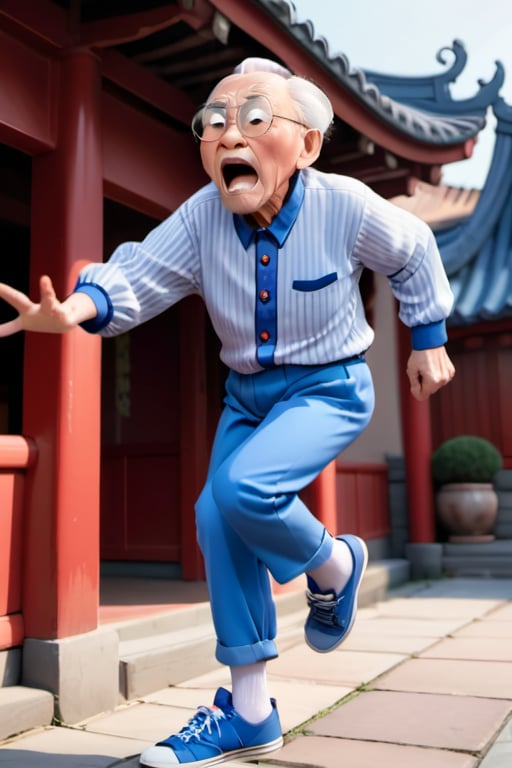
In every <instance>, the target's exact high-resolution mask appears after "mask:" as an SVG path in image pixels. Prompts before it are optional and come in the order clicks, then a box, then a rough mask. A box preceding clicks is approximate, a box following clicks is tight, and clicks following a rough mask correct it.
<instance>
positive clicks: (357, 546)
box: [304, 534, 368, 653]
mask: <svg viewBox="0 0 512 768" xmlns="http://www.w3.org/2000/svg"><path fill="white" fill-rule="evenodd" d="M337 538H338V539H341V541H344V542H345V544H347V545H348V547H349V549H350V551H351V552H352V559H353V560H354V569H353V571H352V576H351V577H350V579H349V580H348V582H347V584H346V586H345V589H343V590H342V591H341V592H340V593H339V595H337V594H336V593H335V592H334V590H328V591H327V592H322V591H321V590H320V589H319V588H318V585H317V584H316V583H315V581H314V580H313V579H312V578H311V577H310V576H308V577H307V578H308V589H307V590H306V598H307V601H308V605H309V607H310V609H311V610H310V611H309V615H308V618H307V619H306V623H305V625H304V633H305V636H306V643H307V644H308V645H309V647H310V648H312V649H313V650H314V651H318V653H327V652H328V651H333V650H334V649H335V648H337V647H338V645H340V643H342V642H343V640H345V639H346V638H347V637H348V634H349V632H350V630H351V629H352V627H353V626H354V621H355V619H356V613H357V595H358V592H359V586H360V584H361V581H362V579H363V575H364V572H365V570H366V564H367V562H368V550H367V549H366V544H365V543H364V541H363V540H362V539H360V538H359V537H358V536H352V535H351V534H348V535H346V536H337Z"/></svg>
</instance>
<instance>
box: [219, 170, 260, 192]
mask: <svg viewBox="0 0 512 768" xmlns="http://www.w3.org/2000/svg"><path fill="white" fill-rule="evenodd" d="M222 175H223V178H224V183H225V185H226V189H228V190H229V192H239V191H243V190H247V189H252V188H253V187H254V185H255V184H256V182H257V181H258V174H257V173H256V171H255V170H254V168H252V167H251V166H250V165H247V164H246V163H226V164H225V165H224V166H223V168H222Z"/></svg>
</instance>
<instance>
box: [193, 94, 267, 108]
mask: <svg viewBox="0 0 512 768" xmlns="http://www.w3.org/2000/svg"><path fill="white" fill-rule="evenodd" d="M262 96H263V98H265V99H267V100H268V101H270V99H269V97H268V96H267V94H265V93H248V94H247V95H246V96H242V100H243V101H242V103H243V104H245V102H247V101H254V100H255V99H260V98H261V97H262ZM205 106H206V107H208V108H209V109H211V108H212V107H213V108H217V109H226V108H227V107H228V106H230V105H229V102H228V100H227V99H225V100H221V99H215V101H208V102H207V103H206V104H205ZM233 106H237V107H238V106H240V105H239V104H233Z"/></svg>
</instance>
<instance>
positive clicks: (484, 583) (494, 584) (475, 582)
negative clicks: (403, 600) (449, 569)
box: [413, 577, 512, 600]
mask: <svg viewBox="0 0 512 768" xmlns="http://www.w3.org/2000/svg"><path fill="white" fill-rule="evenodd" d="M425 596H427V597H449V598H454V597H470V598H475V599H491V600H512V579H482V578H478V577H476V578H445V579H440V580H436V581H432V582H430V583H428V584H425V588H424V590H423V591H421V592H417V593H416V594H414V595H413V597H415V598H416V597H418V598H422V597H425Z"/></svg>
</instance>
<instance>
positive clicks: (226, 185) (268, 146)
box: [201, 72, 307, 219]
mask: <svg viewBox="0 0 512 768" xmlns="http://www.w3.org/2000/svg"><path fill="white" fill-rule="evenodd" d="M257 96H264V97H266V99H267V100H268V102H270V105H271V107H272V112H273V114H274V115H276V116H277V115H281V116H284V117H289V118H291V120H286V119H282V118H280V117H275V118H274V119H273V120H272V122H271V125H270V128H269V129H268V131H267V132H266V133H264V134H262V135H258V136H247V135H244V133H243V126H244V124H245V121H246V120H249V121H250V120H253V122H254V121H257V120H259V119H260V114H259V113H258V111H257V105H258V100H257V98H256V97H257ZM208 101H209V103H210V104H216V105H218V106H220V107H221V112H220V118H219V119H221V120H225V130H224V131H222V123H220V126H221V129H220V130H219V128H218V126H217V127H216V130H217V131H218V132H219V133H220V135H219V136H215V138H214V140H213V141H201V159H202V162H203V167H204V169H205V171H206V173H207V174H208V176H209V177H210V178H211V179H212V180H213V181H214V183H215V184H216V186H217V187H218V189H219V191H220V195H221V198H222V202H223V204H224V206H225V207H226V208H227V209H228V210H229V211H232V212H233V213H239V214H242V215H244V214H257V213H260V214H262V215H265V214H266V218H267V219H269V218H270V219H271V218H272V215H275V213H277V212H278V211H279V209H280V208H281V205H282V202H283V199H284V197H285V195H286V193H287V191H288V182H289V179H290V177H291V176H292V175H293V173H294V172H295V170H296V169H297V168H298V167H303V166H302V165H301V162H300V157H301V153H302V151H303V149H304V136H305V134H306V133H307V129H306V128H304V126H302V125H300V124H297V123H295V122H292V120H297V119H298V115H297V110H296V108H295V106H294V103H293V101H292V99H291V98H290V96H289V95H288V90H287V87H286V81H285V80H284V79H283V78H282V77H280V76H279V75H276V74H274V73H269V72H253V73H250V74H245V75H230V76H228V77H226V78H225V79H224V80H222V81H221V82H220V83H219V85H218V86H217V87H216V88H215V90H214V91H213V93H212V94H211V96H210V98H209V100H208ZM253 104H254V105H255V106H256V109H255V110H253V109H252V105H253ZM240 107H242V112H241V113H240V117H239V118H238V114H239V108H240ZM212 119H214V120H216V119H217V118H216V117H215V114H213V118H212ZM254 124H255V122H254ZM249 133H250V131H249ZM269 211H271V212H272V213H271V215H270V217H269V215H268V214H269Z"/></svg>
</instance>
